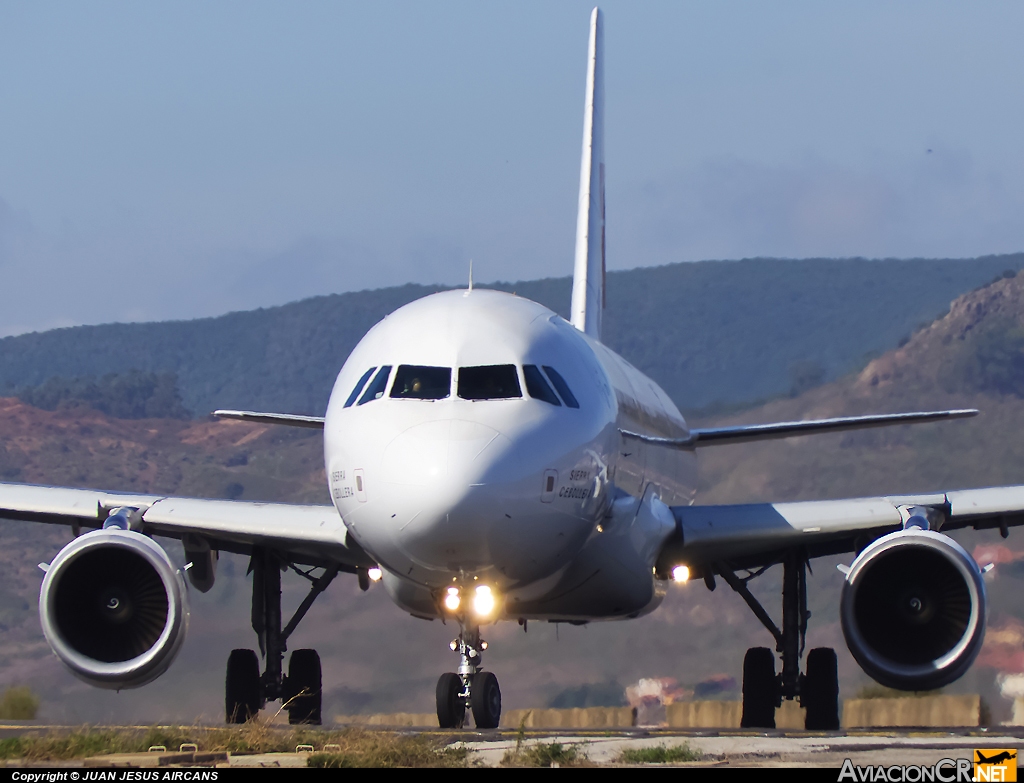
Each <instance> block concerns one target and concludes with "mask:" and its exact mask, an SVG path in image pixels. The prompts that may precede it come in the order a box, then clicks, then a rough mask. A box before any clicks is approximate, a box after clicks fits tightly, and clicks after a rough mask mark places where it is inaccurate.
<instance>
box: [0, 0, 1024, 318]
mask: <svg viewBox="0 0 1024 783" xmlns="http://www.w3.org/2000/svg"><path fill="white" fill-rule="evenodd" d="M591 7H592V3H590V2H575V1H574V0H562V1H561V2H552V0H541V1H540V2H526V1H524V0H517V1H516V2H511V3H499V2H489V3H480V2H466V3H428V2H423V1H422V0H419V1H418V2H409V3H405V2H374V3H365V2H364V3H340V2H327V3H317V2H303V3H284V2H281V3H257V2H251V0H246V2H238V3H229V2H218V3H209V2H196V3H189V2H182V1H181V0H175V2H173V3H159V2H146V3H135V2H120V3H105V2H91V3H72V2H68V3H50V2H31V3H27V2H14V1H13V0H0V335H3V334H15V333H19V332H23V331H28V330H37V329H45V328H51V327H54V326H60V325H70V324H79V323H97V322H105V321H114V320H154V319H166V318H190V317H194V316H199V315H212V314H219V313H222V312H226V311H229V310H236V309H245V308H252V307H257V306H265V305H272V304H279V303H283V302H286V301H290V300H294V299H298V298H301V297H305V296H310V295H313V294H317V293H327V292H334V291H346V290H358V289H362V288H367V287H379V286H385V285H392V284H397V283H404V282H410V281H412V282H421V283H431V282H445V283H454V282H458V281H461V280H463V279H465V277H466V270H467V267H468V262H469V259H470V258H473V259H474V262H475V268H476V277H477V279H478V280H494V279H523V278H532V277H540V276H549V275H566V274H569V273H570V271H571V265H572V261H571V259H572V248H573V242H574V230H575V229H574V226H575V222H574V216H575V208H576V189H577V186H578V176H579V175H578V167H579V156H580V141H581V134H582V114H583V86H584V76H585V71H584V69H585V55H586V37H587V22H588V14H589V11H590V8H591ZM602 7H603V9H604V11H605V14H606V15H605V21H606V28H605V44H606V58H605V74H606V80H607V82H606V84H607V86H606V102H607V142H606V160H607V171H608V177H607V184H608V231H607V236H608V253H609V265H610V266H611V267H612V268H629V267H635V266H646V265H653V264H662V263H667V262H673V261H686V260H698V259H706V258H741V257H749V256H759V255H761V256H790V257H806V256H817V255H825V256H853V255H862V256H973V255H978V254H984V253H1001V252H1012V251H1019V250H1024V149H1022V145H1024V81H1022V77H1024V46H1021V45H1020V35H1021V31H1022V30H1024V4H1021V3H984V4H982V3H968V2H961V3H941V2H936V1H935V0H929V1H928V2H920V3H913V2H901V3H898V4H896V3H890V2H858V3H821V2H807V3H796V2H787V3H755V2H749V3H729V2H715V3H708V2H693V3H684V2H679V0H672V1H671V2H636V0H633V1H632V2H628V3H626V2H607V3H605V4H604V5H603V6H602Z"/></svg>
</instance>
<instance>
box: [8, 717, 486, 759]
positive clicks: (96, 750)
mask: <svg viewBox="0 0 1024 783" xmlns="http://www.w3.org/2000/svg"><path fill="white" fill-rule="evenodd" d="M186 742H193V743H195V744H196V745H197V746H198V748H199V750H200V752H225V751H226V752H229V753H275V752H277V753H281V752H285V753H290V752H294V751H295V747H296V746H297V745H312V746H313V747H314V748H323V747H324V746H326V745H337V746H338V748H339V749H338V750H337V751H335V750H334V749H333V748H332V749H331V752H330V753H323V752H320V753H314V754H312V755H311V756H310V759H309V765H310V766H318V767H425V766H434V767H458V766H463V765H464V764H465V762H466V751H465V749H463V748H458V747H454V748H449V747H445V741H444V740H443V739H439V738H436V737H426V736H422V735H419V736H410V735H405V734H397V733H391V732H383V731H364V730H361V729H354V728H352V729H343V730H340V731H329V730H328V731H321V730H313V729H303V730H281V729H275V728H271V727H270V726H268V725H267V724H266V723H264V722H262V721H258V720H257V721H252V722H250V723H247V724H245V725H243V726H232V727H226V728H199V727H171V726H155V727H152V728H150V729H147V730H135V731H133V730H131V729H120V730H107V729H92V728H88V727H86V728H83V729H80V730H78V731H72V732H68V733H61V734H58V733H50V734H45V735H42V736H21V737H8V738H6V739H2V740H0V759H11V758H18V759H24V760H26V761H62V760H68V759H81V758H88V757H90V756H101V755H107V754H110V753H144V752H146V751H148V750H149V748H150V747H152V746H154V745H162V746H164V747H165V748H167V750H168V751H171V752H173V751H175V750H177V749H178V748H179V747H180V746H181V745H182V744H183V743H186Z"/></svg>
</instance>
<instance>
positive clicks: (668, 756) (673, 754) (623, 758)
mask: <svg viewBox="0 0 1024 783" xmlns="http://www.w3.org/2000/svg"><path fill="white" fill-rule="evenodd" d="M701 758H703V754H702V753H701V752H700V751H699V750H694V749H693V748H691V747H690V746H689V745H687V744H686V743H685V742H684V743H683V744H682V745H673V746H672V747H667V746H665V745H655V746H654V747H653V748H627V749H626V750H624V751H622V753H621V754H620V755H619V762H620V763H622V764H678V763H679V762H682V761H700V760H701Z"/></svg>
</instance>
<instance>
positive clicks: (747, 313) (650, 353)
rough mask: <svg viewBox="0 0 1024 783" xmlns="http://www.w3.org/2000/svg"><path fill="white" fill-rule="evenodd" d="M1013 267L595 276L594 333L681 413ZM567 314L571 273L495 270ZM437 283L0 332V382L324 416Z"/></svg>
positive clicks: (820, 371)
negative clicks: (113, 388) (137, 383)
mask: <svg viewBox="0 0 1024 783" xmlns="http://www.w3.org/2000/svg"><path fill="white" fill-rule="evenodd" d="M1022 266H1024V254H1015V255H1006V256H987V257H984V258H976V259H969V260H925V259H914V260H908V261H895V260H885V261H869V260H864V259H842V260H831V259H806V260H799V261H792V260H779V259H748V260H744V261H707V262H701V263H685V264H672V265H668V266H661V267H652V268H641V269H633V270H630V271H625V272H611V273H609V274H608V285H607V312H606V316H605V339H606V342H607V343H608V344H609V345H610V346H611V347H613V348H614V349H615V350H617V351H619V352H620V353H621V354H622V355H623V356H625V357H626V358H627V359H629V361H631V362H632V363H633V364H634V365H636V366H637V367H638V368H640V369H641V370H643V371H644V372H646V373H647V374H648V375H650V376H651V377H652V378H654V379H655V380H656V381H657V382H658V383H659V384H661V385H662V387H663V388H665V389H666V391H668V392H669V394H670V395H671V396H672V397H673V399H674V400H675V401H676V403H677V404H678V405H679V406H680V408H681V409H682V410H684V411H695V410H699V409H703V408H707V407H708V406H711V405H719V406H721V405H726V406H733V407H737V406H741V405H749V404H752V403H754V402H755V401H757V400H763V399H766V398H769V397H773V396H777V395H781V394H788V393H789V392H790V391H791V390H794V389H795V390H796V391H800V390H803V389H804V388H808V387H810V386H813V385H816V384H819V383H821V382H823V381H827V380H832V379H834V378H837V377H839V376H841V375H843V374H845V373H847V372H850V371H851V370H854V369H856V368H858V367H861V366H863V364H864V361H865V357H866V356H869V355H877V354H879V353H881V352H883V351H885V350H888V349H889V348H892V347H893V346H895V345H896V344H897V342H898V341H899V340H900V339H901V338H904V337H906V336H907V335H909V334H910V333H911V332H912V331H913V330H914V329H916V328H917V327H918V326H919V325H920V324H922V323H928V322H931V321H932V320H934V318H935V317H936V316H937V315H938V314H940V313H943V312H945V310H946V308H947V307H948V305H949V302H950V300H951V299H953V298H954V297H956V296H959V295H960V294H962V293H964V292H965V291H968V290H971V289H973V288H976V287H977V286H979V285H983V284H984V283H987V282H988V281H990V280H991V279H992V278H993V277H995V276H998V275H1000V274H1002V273H1003V272H1004V271H1007V270H1008V273H1010V274H1012V273H1013V272H1014V271H1016V270H1018V269H1020V268H1021V267H1022ZM492 287H494V288H499V289H501V290H507V291H514V292H516V293H518V294H519V295H521V296H525V297H529V298H531V299H534V300H536V301H538V302H541V303H542V304H545V305H547V306H548V307H550V308H552V309H553V310H555V311H556V312H559V313H561V314H563V315H566V314H567V310H568V307H569V298H570V288H571V282H570V280H569V278H567V277H566V278H551V279H546V280H534V281H527V282H519V283H499V284H496V285H494V286H492ZM435 290H437V289H435V288H432V287H427V286H415V285H406V286H401V287H397V288H386V289H381V290H377V291H361V292H357V293H347V294H336V295H331V296H322V297H315V298H313V299H307V300H304V301H301V302H294V303H292V304H288V305H284V306H281V307H273V308H268V309H261V310H253V311H249V312H238V313H230V314H228V315H224V316H220V317H218V318H205V319H198V320H194V321H172V322H163V323H135V324H106V325H102V326H82V327H75V328H69V329H55V330H53V331H49V332H42V333H32V334H25V335H19V336H16V337H7V338H5V339H2V340H0V393H6V394H13V393H14V392H16V391H17V390H20V389H23V388H25V387H38V386H40V385H42V384H44V383H45V382H46V381H47V380H48V379H50V378H51V377H53V376H59V377H60V378H62V379H64V380H65V381H68V380H69V379H76V378H82V377H89V378H99V377H102V376H105V375H108V374H111V373H118V374H126V373H128V372H129V371H131V370H140V371H144V372H147V373H158V374H165V373H174V374H176V375H177V380H178V385H179V390H180V392H181V397H182V400H183V402H184V405H185V407H186V408H188V409H189V410H190V411H192V412H193V413H194V414H195V415H197V416H202V415H205V414H206V413H207V412H209V411H211V410H214V409H216V408H247V409H258V410H273V411H282V412H293V413H311V414H322V413H323V411H324V410H325V408H326V404H327V398H328V396H329V394H330V390H331V387H332V385H333V383H334V379H335V377H336V376H337V372H338V370H339V369H340V368H341V365H342V363H343V362H344V361H345V359H346V357H347V356H348V354H349V352H350V351H351V350H352V348H353V347H354V346H355V344H356V343H357V342H358V340H359V339H360V338H361V337H362V336H363V334H365V332H366V331H367V330H368V329H369V328H370V327H371V326H373V324H375V323H376V322H377V321H379V320H380V319H381V318H383V317H384V316H385V315H387V314H388V313H389V312H391V311H393V310H394V309H396V308H398V307H400V306H401V305H403V304H406V303H407V302H410V301H412V300H414V299H417V298H419V297H421V296H425V295H427V294H430V293H432V292H433V291H435Z"/></svg>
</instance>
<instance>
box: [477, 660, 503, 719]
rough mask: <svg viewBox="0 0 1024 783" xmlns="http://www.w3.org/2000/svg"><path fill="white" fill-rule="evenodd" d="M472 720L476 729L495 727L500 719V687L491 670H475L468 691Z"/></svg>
mask: <svg viewBox="0 0 1024 783" xmlns="http://www.w3.org/2000/svg"><path fill="white" fill-rule="evenodd" d="M469 705H470V707H471V708H472V709H473V722H474V723H475V724H476V727H477V728H478V729H496V728H498V722H499V721H500V720H501V688H499V687H498V678H497V677H495V676H494V673H493V672H477V673H476V674H474V675H473V683H472V686H471V688H470V691H469Z"/></svg>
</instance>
